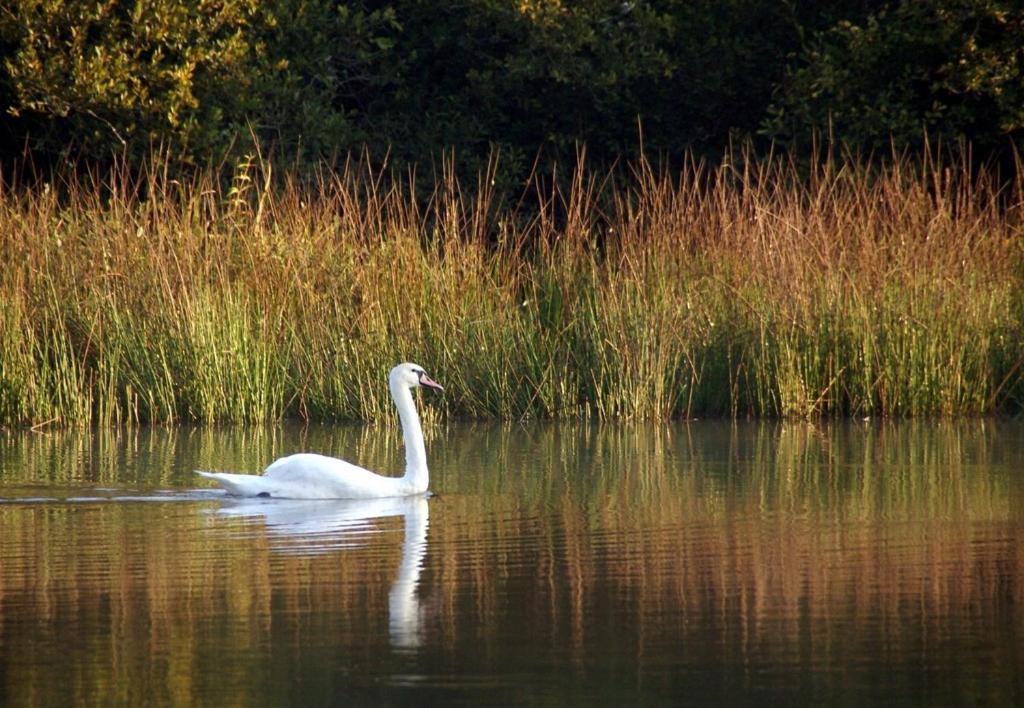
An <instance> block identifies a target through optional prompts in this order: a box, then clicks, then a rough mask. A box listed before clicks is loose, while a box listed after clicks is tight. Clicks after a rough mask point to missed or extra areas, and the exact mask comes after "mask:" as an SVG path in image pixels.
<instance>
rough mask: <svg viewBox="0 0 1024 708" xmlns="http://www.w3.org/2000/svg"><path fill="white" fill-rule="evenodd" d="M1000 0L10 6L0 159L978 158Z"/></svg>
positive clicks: (1011, 111) (1010, 114)
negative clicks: (912, 148) (953, 143)
mask: <svg viewBox="0 0 1024 708" xmlns="http://www.w3.org/2000/svg"><path fill="white" fill-rule="evenodd" d="M1022 18H1024V11H1022V10H1020V9H1019V7H1018V5H1017V3H1015V2H1011V1H1010V0H929V1H927V2H921V1H904V2H898V1H896V0H891V1H888V2H885V1H880V0H874V1H872V0H828V1H826V2H814V3H811V2H797V1H793V2H769V1H767V0H696V1H687V2H683V1H681V0H585V1H583V2H573V3H569V2H562V1H561V0H514V1H509V0H464V1H463V2H459V3H435V2H429V1H427V0H382V1H380V2H376V1H373V0H365V1H363V2H353V3H342V2H336V1H332V0H267V1H266V2H259V1H257V0H200V1H198V2H197V1H196V0H135V1H132V0H100V1H98V2H94V1H90V2H85V0H10V1H9V2H8V3H5V8H4V9H3V10H0V105H2V106H4V107H5V108H6V110H4V111H3V115H2V116H0V158H11V157H12V156H16V155H20V154H22V153H23V151H24V150H26V148H27V149H29V150H30V151H31V152H32V154H33V155H35V156H37V158H45V159H49V160H53V159H57V158H64V157H66V156H75V157H85V158H86V159H89V160H96V159H100V160H105V159H107V158H109V156H110V155H112V154H115V153H117V154H126V155H128V156H129V158H130V159H132V160H134V161H136V162H137V163H138V162H140V161H141V160H143V159H144V158H145V156H146V155H147V154H149V153H150V151H151V150H152V149H153V148H154V147H155V146H159V147H161V148H163V149H164V150H166V151H168V152H169V153H170V154H171V155H172V156H173V157H174V159H175V160H176V161H178V163H179V164H180V163H197V164H205V163H208V162H210V161H216V160H218V159H221V158H222V157H224V156H225V155H229V154H230V152H231V150H233V149H234V150H241V149H250V148H251V145H252V139H253V137H252V136H255V138H256V139H257V140H258V141H259V142H260V144H261V145H263V146H265V147H267V148H269V147H270V146H274V147H275V149H276V150H278V153H279V154H281V155H284V156H285V157H286V158H287V159H289V160H291V159H292V158H296V159H298V160H299V162H300V163H305V164H309V163H311V162H313V160H314V159H316V158H320V157H323V156H330V155H332V154H346V153H348V152H350V151H353V150H361V149H363V148H366V149H368V150H369V151H370V153H371V154H374V155H377V156H380V155H383V154H390V155H391V158H392V159H393V160H395V161H397V162H399V163H412V162H420V163H422V162H429V161H430V160H432V159H434V158H436V156H437V155H438V154H439V153H440V152H441V151H443V150H447V149H451V150H454V151H455V152H456V154H458V155H459V157H460V160H462V161H463V164H465V165H466V166H467V167H468V168H469V169H473V168H475V167H477V166H479V165H480V164H481V163H482V161H484V160H486V159H487V157H488V156H489V155H491V154H492V153H493V152H494V151H495V150H498V151H500V153H501V154H502V169H503V170H505V171H506V173H509V174H516V175H521V174H523V173H524V172H525V171H526V170H528V169H529V167H530V165H531V164H532V163H533V161H534V160H535V158H536V157H537V155H538V154H542V155H544V156H545V157H551V158H555V159H559V158H564V157H565V156H566V155H571V154H572V153H573V152H574V151H575V149H576V147H577V145H579V144H580V143H585V144H586V145H587V148H588V151H589V155H590V156H591V157H592V158H593V159H597V160H600V161H602V162H610V161H612V160H615V159H618V158H619V157H621V156H622V155H626V156H635V154H636V152H637V151H638V149H639V147H640V145H641V141H642V143H643V145H644V146H645V147H646V148H648V149H650V150H654V151H658V152H661V153H664V154H667V155H669V156H672V157H674V156H677V155H680V154H682V153H683V152H684V150H687V149H689V150H696V151H697V152H699V153H711V154H720V151H721V149H722V147H723V146H724V145H725V144H727V143H728V142H729V141H730V139H732V138H734V137H736V136H744V137H754V136H759V137H760V138H761V139H764V140H765V141H767V140H769V139H783V140H784V141H788V142H791V143H793V144H807V143H808V142H809V141H808V140H806V138H808V137H809V136H811V135H813V134H814V132H815V131H820V130H823V129H827V130H831V132H832V134H833V135H834V136H835V137H836V138H838V139H840V140H842V141H848V142H849V143H851V144H852V145H855V146H866V147H877V146H879V145H887V144H888V142H889V140H890V137H891V138H893V139H895V141H896V142H897V144H898V145H899V146H906V145H914V144H919V143H920V140H921V136H922V135H923V134H924V132H925V131H929V132H930V133H932V134H935V135H937V136H941V137H943V138H960V137H964V138H967V139H969V140H971V141H973V142H974V143H975V144H977V145H980V146H982V147H984V148H985V149H986V150H990V149H1003V148H1005V147H1007V146H1009V145H1010V144H1011V143H1012V142H1013V141H1017V142H1018V143H1019V141H1020V139H1021V135H1022V132H1021V128H1022V121H1024V88H1022V56H1021V53H1022V50H1021V47H1022V46H1024V19H1022Z"/></svg>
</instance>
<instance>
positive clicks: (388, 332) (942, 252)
mask: <svg viewBox="0 0 1024 708" xmlns="http://www.w3.org/2000/svg"><path fill="white" fill-rule="evenodd" d="M741 157H742V156H741ZM272 167H273V165H272V164H271V163H270V162H268V161H266V160H264V159H262V158H260V157H259V156H253V157H251V158H249V159H246V160H244V161H242V162H241V163H240V164H238V165H237V166H236V167H235V172H234V175H233V178H232V179H231V180H230V181H229V182H228V183H227V184H222V183H221V182H220V181H218V179H217V178H216V175H214V174H212V173H205V174H199V175H197V176H195V177H194V178H192V179H191V180H190V181H180V180H178V179H172V178H171V177H169V176H168V175H167V174H166V173H165V172H164V171H163V167H162V165H161V164H160V162H159V160H155V161H154V162H153V164H152V165H151V169H150V170H149V171H148V172H147V173H145V174H144V175H143V176H142V177H134V178H130V177H128V176H127V175H125V174H122V173H118V172H115V173H113V174H111V175H108V176H106V177H104V178H103V179H99V178H95V177H92V176H90V175H88V174H76V173H69V174H67V175H65V176H64V178H63V181H62V182H60V181H59V182H58V183H57V184H55V185H53V186H45V185H44V186H42V187H39V186H33V187H31V188H30V187H25V186H21V185H18V184H16V183H12V180H10V179H8V180H5V181H3V183H2V192H0V266H2V271H0V424H2V425H5V426H23V425H40V424H44V423H61V424H80V423H90V422H95V423H101V424H116V423H127V422H136V421H152V422H164V421H176V420H201V421H239V420H247V421H263V420H275V419H279V418H281V417H301V418H307V419H358V420H376V419H384V420H387V419H390V417H391V410H390V401H389V398H388V393H387V387H386V386H385V384H384V376H385V374H386V372H387V370H388V368H389V366H390V365H392V364H393V363H394V362H396V361H400V360H405V359H412V360H416V361H419V362H420V363H422V364H424V365H425V366H427V367H428V368H429V369H430V370H431V371H432V372H434V373H435V374H436V376H437V377H438V378H439V379H440V380H442V381H443V382H444V383H445V384H446V385H447V393H446V395H445V396H444V397H443V398H441V399H438V400H436V401H434V402H433V403H432V404H431V406H432V407H431V408H429V409H428V410H427V411H426V415H427V417H428V419H433V418H436V417H437V416H438V415H459V416H467V417H479V418H489V417H500V418H524V417H554V418H571V417H600V418H656V419H657V418H667V417H673V416H688V417H693V416H707V415H727V416H748V415H753V416H798V417H817V416H834V415H899V416H903V415H963V414H984V413H992V412H1000V411H1008V410H1016V409H1017V408H1019V402H1020V400H1021V394H1022V376H1021V375H1022V368H1024V367H1022V363H1024V354H1022V352H1024V346H1022V345H1024V327H1022V323H1024V322H1022V316H1024V310H1022V307H1021V305H1022V297H1021V295H1022V292H1024V289H1022V284H1024V282H1022V279H1024V271H1022V268H1021V266H1022V257H1021V244H1022V242H1021V220H1020V214H1021V208H1020V207H1021V202H1020V198H1019V195H1020V186H1021V185H1020V183H1019V181H1018V182H1017V183H1015V184H1013V185H1011V186H1010V187H1008V188H1004V190H1003V191H1000V190H998V189H997V188H996V186H995V185H994V184H993V183H992V182H991V181H990V180H989V179H988V176H987V175H986V174H985V173H983V172H982V173H978V172H974V171H972V170H971V169H970V168H969V167H968V166H966V165H963V164H952V163H950V164H946V163H941V162H935V161H932V162H927V161H926V162H924V163H911V162H910V161H905V160H894V161H891V162H890V163H888V164H887V165H884V166H879V165H870V164H867V163H857V162H855V161H851V162H848V163H838V162H825V163H823V164H821V165H819V166H818V167H816V168H815V169H813V170H811V171H810V173H809V174H807V173H802V172H801V170H800V169H798V168H797V167H795V166H794V165H792V164H789V163H788V162H786V161H785V160H783V159H772V160H766V161H760V162H755V161H752V160H741V159H737V160H732V159H729V160H726V161H724V162H723V163H722V165H720V166H718V167H714V168H712V167H708V166H705V165H703V164H699V163H696V162H688V163H687V164H686V165H685V166H684V167H683V168H682V169H681V170H680V171H678V172H676V173H674V174H671V175H670V174H668V173H662V172H659V171H657V170H655V169H654V168H653V167H652V166H651V165H650V164H648V163H646V162H643V161H641V162H639V163H638V164H636V165H635V167H634V169H633V171H632V173H631V175H630V176H629V177H628V178H626V179H623V178H621V177H620V178H617V179H601V176H600V175H595V174H594V173H592V172H590V171H588V170H587V169H586V167H585V166H584V165H583V161H582V160H581V163H580V165H579V166H578V167H577V169H576V171H575V172H574V173H573V174H572V175H571V177H569V178H568V179H566V180H564V184H565V185H566V186H564V187H555V186H550V185H548V183H547V182H546V181H544V180H541V179H538V180H537V182H536V184H534V185H532V186H531V190H532V191H531V192H529V194H530V197H531V198H530V199H529V200H524V202H523V203H526V201H529V203H530V204H531V206H530V207H525V206H521V205H520V206H516V205H511V206H508V205H505V203H504V202H502V201H501V200H499V199H497V198H496V197H495V196H494V195H493V194H492V193H491V191H490V188H489V186H488V185H489V184H490V180H489V176H488V175H487V174H484V175H481V179H480V183H479V184H478V185H474V186H473V188H472V189H465V188H464V187H463V185H460V184H459V183H458V181H457V180H456V178H455V177H454V171H452V170H448V171H446V172H444V173H443V174H442V176H441V179H439V180H438V184H439V186H438V188H437V190H436V192H435V193H434V195H433V197H432V198H431V199H430V200H429V201H428V202H426V203H424V202H422V201H420V200H418V199H417V197H416V194H417V188H416V187H417V186H416V184H415V180H414V179H412V178H396V177H394V176H392V175H389V174H388V173H386V171H381V170H374V169H372V168H370V167H368V166H366V165H365V164H364V163H362V162H360V161H357V160H353V161H349V162H347V163H346V164H345V165H343V166H342V167H341V168H339V169H338V170H336V171H329V170H326V169H325V170H324V171H323V172H322V173H321V175H320V177H319V179H317V180H315V181H313V182H312V183H302V184H300V183H298V182H296V181H295V180H292V179H290V178H288V177H283V178H282V177H277V176H275V175H273V170H272ZM556 184H557V182H556ZM541 185H548V186H541Z"/></svg>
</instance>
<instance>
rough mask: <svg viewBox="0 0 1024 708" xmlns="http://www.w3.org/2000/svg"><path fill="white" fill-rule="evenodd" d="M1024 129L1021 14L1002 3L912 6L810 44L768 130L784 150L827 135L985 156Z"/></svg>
mask: <svg viewBox="0 0 1024 708" xmlns="http://www.w3.org/2000/svg"><path fill="white" fill-rule="evenodd" d="M1022 128H1024V11H1022V10H1021V9H1020V7H1019V5H1018V4H1017V3H1015V2H1008V1H1004V0H932V1H929V2H915V1H906V2H900V3H896V4H892V5H890V6H887V7H885V8H883V9H881V10H880V11H878V12H876V13H873V14H871V15H870V16H869V17H867V19H866V20H865V21H863V22H859V23H855V22H852V21H848V20H847V21H841V22H839V23H837V24H836V25H835V26H834V27H832V28H831V29H829V30H828V31H825V32H823V33H820V34H818V35H817V36H815V37H813V38H812V40H811V41H810V42H809V46H808V48H807V50H806V51H805V53H804V54H803V57H802V62H801V63H800V64H799V65H797V66H796V67H795V68H793V70H792V71H791V72H790V73H789V75H788V77H787V79H786V81H785V82H784V83H783V84H782V85H781V87H780V89H779V91H778V95H777V98H776V101H775V102H774V104H773V105H772V107H771V109H770V112H769V115H768V117H767V119H766V120H765V121H764V124H763V130H764V132H765V133H766V134H768V135H771V136H774V137H776V138H779V139H781V140H783V141H787V142H794V141H796V142H801V141H802V142H804V143H807V142H809V140H810V138H811V136H812V135H813V134H814V133H815V132H824V131H829V132H831V134H833V135H834V136H835V137H836V138H837V139H838V140H840V141H841V142H844V143H847V144H850V145H854V146H858V147H866V148H882V149H885V148H887V147H889V145H890V143H893V144H895V145H896V146H897V147H908V146H909V147H916V146H919V145H920V144H921V140H922V137H923V136H924V135H925V134H926V133H927V134H928V135H930V136H932V137H934V138H938V139H943V140H959V139H961V138H966V139H969V140H970V141H972V142H973V143H974V144H975V145H977V146H979V147H981V148H983V149H994V148H998V147H999V146H1000V145H1002V144H1005V143H1006V141H1007V140H1017V141H1019V140H1020V138H1021V135H1022V132H1021V131H1022Z"/></svg>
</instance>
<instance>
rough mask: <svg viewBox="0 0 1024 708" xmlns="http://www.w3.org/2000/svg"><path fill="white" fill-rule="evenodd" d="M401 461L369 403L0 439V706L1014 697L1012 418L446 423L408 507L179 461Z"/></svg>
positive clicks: (225, 465) (1021, 567)
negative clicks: (244, 494) (230, 487)
mask: <svg viewBox="0 0 1024 708" xmlns="http://www.w3.org/2000/svg"><path fill="white" fill-rule="evenodd" d="M300 449H301V450H316V451H321V452H325V453H328V454H335V455H340V456H344V457H346V458H348V459H350V460H352V461H356V462H360V463H363V464H365V465H367V466H370V467H373V468H376V469H381V470H397V469H399V468H401V466H402V463H401V455H402V450H401V447H400V442H399V438H398V435H397V433H396V432H395V431H392V430H389V429H387V428H383V427H370V428H366V427H313V428H287V427H286V428H261V429H237V428H236V429H226V430H216V429H181V428H179V429H155V430H139V431H131V432H125V431H95V432H62V433H46V434H35V433H6V434H2V435H0V703H3V704H10V705H33V704H35V705H56V704H65V703H68V702H72V701H75V702H83V703H88V704H102V705H124V704H134V705H139V704H142V703H149V704H206V705H232V704H235V705H237V704H280V705H284V704H289V705H322V704H337V703H353V704H357V705H358V704H374V705H379V704H396V703H400V704H406V703H413V702H416V703H420V702H425V701H428V700H433V701H436V702H442V701H443V702H445V703H462V704H473V705H480V704H492V703H501V704H509V703H512V704H522V703H530V704H550V705H564V704H587V705H590V704H595V703H600V704H646V705H670V704H679V703H687V704H693V703H716V704H736V703H750V702H765V701H784V702H802V703H806V702H821V701H824V702H829V703H833V704H835V703H839V704H850V705H861V704H863V703H865V702H874V703H878V702H885V703H909V704H928V705H942V704H957V705H964V704H1004V705H1008V704H1012V703H1017V704H1020V703H1021V701H1022V700H1024V693H1022V689H1024V641H1022V637H1024V631H1022V630H1024V550H1022V546H1021V543H1020V540H1021V533H1022V529H1024V478H1022V476H1021V470H1022V469H1024V426H1022V425H1021V424H1019V423H1011V422H992V421H980V422H979V421H972V422H967V423H911V424H891V423H874V422H867V423H848V424H837V425H827V426H812V425H803V424H777V423H771V424H741V425H732V424H728V423H704V422H698V423H692V424H689V425H684V424H673V425H668V426H579V425H574V426H565V425H561V426H556V425H540V424H531V425H527V426H480V425H453V426H450V427H440V428H437V429H434V430H433V431H431V433H430V435H429V439H428V453H429V456H430V460H431V467H432V472H433V476H432V488H433V489H434V490H435V491H436V492H438V494H439V496H437V497H435V498H432V499H430V500H429V501H428V500H424V499H411V500H392V501H377V502H370V503H353V502H294V501H276V500H250V501H242V500H232V499H229V498H226V497H224V496H222V495H221V493H219V492H217V491H215V490H213V489H211V488H210V487H207V486H205V484H204V483H203V482H201V481H200V480H198V479H197V478H195V477H194V476H193V475H192V474H191V471H192V470H193V469H195V468H201V469H219V470H234V471H256V470H259V469H261V468H262V467H263V466H264V465H265V464H266V463H267V462H268V461H270V460H272V459H273V458H274V457H275V456H278V455H280V454H284V453H287V452H292V451H297V450H300Z"/></svg>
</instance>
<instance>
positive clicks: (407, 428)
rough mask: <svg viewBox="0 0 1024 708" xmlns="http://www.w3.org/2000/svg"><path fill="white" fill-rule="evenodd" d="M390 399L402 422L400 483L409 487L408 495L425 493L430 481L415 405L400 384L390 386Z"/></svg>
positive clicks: (408, 390)
mask: <svg viewBox="0 0 1024 708" xmlns="http://www.w3.org/2000/svg"><path fill="white" fill-rule="evenodd" d="M391 397H392V398H394V399H395V406H396V407H397V408H398V418H399V420H401V421H402V437H403V438H404V439H405V476H404V477H402V481H404V482H405V483H406V484H408V485H409V487H410V492H409V493H410V494H418V493H420V492H425V491H427V487H428V486H429V484H430V480H429V477H428V472H427V449H426V447H425V446H424V444H423V429H422V428H421V427H420V416H419V414H418V413H416V404H415V403H413V400H412V391H411V390H410V389H409V387H407V386H403V385H401V384H397V385H396V384H392V385H391Z"/></svg>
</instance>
